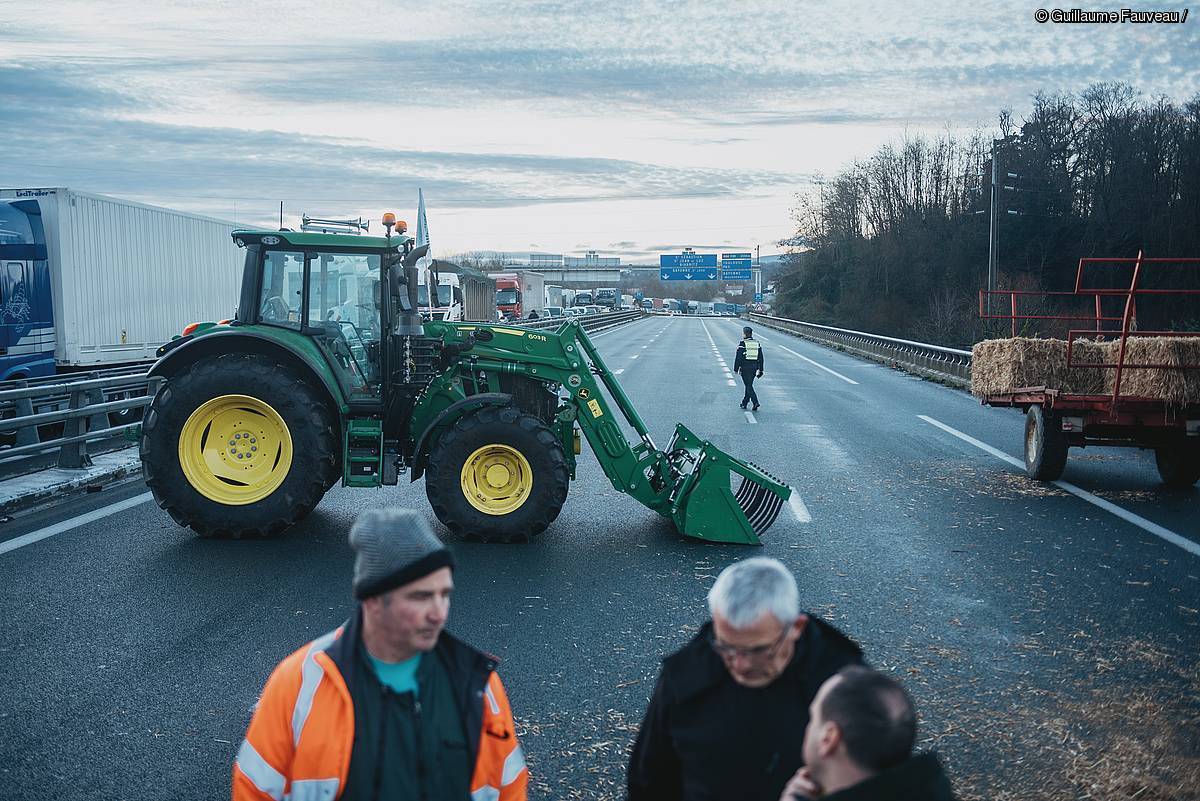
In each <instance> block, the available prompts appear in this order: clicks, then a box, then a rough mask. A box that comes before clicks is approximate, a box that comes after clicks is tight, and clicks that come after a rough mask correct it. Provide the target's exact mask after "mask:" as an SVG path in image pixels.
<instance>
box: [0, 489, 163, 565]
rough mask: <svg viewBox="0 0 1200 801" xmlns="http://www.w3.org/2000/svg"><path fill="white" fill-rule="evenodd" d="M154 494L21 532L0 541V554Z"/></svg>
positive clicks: (107, 514) (151, 496)
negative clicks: (27, 531) (18, 534)
mask: <svg viewBox="0 0 1200 801" xmlns="http://www.w3.org/2000/svg"><path fill="white" fill-rule="evenodd" d="M153 499H154V496H153V495H152V494H151V493H149V492H143V493H142V494H141V495H135V496H133V497H132V498H128V499H126V500H124V501H118V502H117V503H113V504H109V505H108V506H102V507H100V508H99V509H96V510H95V511H91V512H88V513H86V514H82V515H78V516H77V517H72V518H70V519H69V520H64V521H62V522H61V523H55V524H54V525H52V526H46V527H45V528H39V529H38V530H37V531H31V532H29V533H28V534H22V535H21V536H19V537H13V538H12V539H11V540H6V541H4V542H0V554H6V553H8V552H9V551H15V550H17V549H18V548H24V547H25V546H26V545H32V544H33V543H35V542H41V541H42V540H44V539H46V538H48V537H53V536H54V535H55V534H62V533H63V532H66V531H70V530H71V529H73V528H79V527H80V526H86V525H87V524H88V523H95V522H96V521H97V520H103V519H104V518H106V517H110V516H111V515H115V514H117V513H119V512H124V511H125V510H126V509H132V508H133V507H135V506H141V505H142V504H143V503H145V502H146V501H150V500H153Z"/></svg>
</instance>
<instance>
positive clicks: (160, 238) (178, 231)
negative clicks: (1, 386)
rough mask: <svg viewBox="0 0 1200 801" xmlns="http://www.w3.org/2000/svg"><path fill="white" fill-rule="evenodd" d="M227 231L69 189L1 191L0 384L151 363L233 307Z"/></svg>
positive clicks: (234, 262) (236, 272)
mask: <svg viewBox="0 0 1200 801" xmlns="http://www.w3.org/2000/svg"><path fill="white" fill-rule="evenodd" d="M234 227H235V226H234V224H233V223H231V222H225V221H223V220H217V219H213V218H211V217H204V216H201V215H198V214H189V213H186V212H182V211H173V210H171V209H165V208H159V207H157V206H147V205H144V204H141V203H133V202H130V201H127V200H118V199H117V198H112V197H106V196H104V195H95V194H90V193H87V192H78V191H75V190H72V189H66V188H44V189H0V310H2V315H0V381H3V380H9V379H16V378H33V377H37V376H46V375H53V374H54V373H56V372H69V371H72V370H82V369H94V368H97V367H104V366H111V365H121V364H135V363H138V362H149V361H152V360H153V359H154V358H155V351H157V350H158V348H159V346H161V345H162V344H163V343H165V342H167V341H169V340H170V339H171V337H173V336H176V335H178V334H179V333H180V331H181V330H182V329H183V327H184V326H186V325H187V324H188V323H191V322H196V321H201V320H223V319H226V318H229V317H232V316H233V315H234V312H235V310H236V307H237V304H238V287H239V285H240V282H241V276H242V268H243V264H242V262H243V257H242V254H241V253H239V252H238V251H237V249H236V248H230V247H229V236H230V233H231V232H232V231H233V229H234Z"/></svg>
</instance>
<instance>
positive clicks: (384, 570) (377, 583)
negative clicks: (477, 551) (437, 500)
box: [350, 509, 454, 601]
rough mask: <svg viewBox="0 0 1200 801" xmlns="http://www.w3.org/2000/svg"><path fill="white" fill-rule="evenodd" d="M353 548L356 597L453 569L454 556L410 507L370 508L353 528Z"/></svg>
mask: <svg viewBox="0 0 1200 801" xmlns="http://www.w3.org/2000/svg"><path fill="white" fill-rule="evenodd" d="M350 547H351V548H353V549H354V585H353V587H354V597H355V598H357V599H358V600H360V601H361V600H362V599H364V598H370V597H371V596H374V595H380V594H382V593H385V592H387V591H388V590H394V589H395V588H397V587H402V586H404V585H405V584H408V583H409V582H412V581H416V580H417V579H419V578H424V577H425V576H428V575H429V574H430V573H432V572H433V571H435V570H439V569H441V568H443V567H448V568H450V569H451V570H453V569H454V555H453V554H451V553H450V549H449V548H447V547H446V546H445V544H444V543H443V542H442V541H441V540H439V539H438V538H437V535H435V534H434V533H433V531H432V530H431V529H430V528H429V524H428V523H427V522H425V518H424V517H422V516H421V515H419V514H417V513H416V512H414V511H413V510H411V509H368V510H367V511H365V512H363V513H362V514H360V515H359V516H358V519H357V520H355V521H354V526H353V527H352V528H351V529H350Z"/></svg>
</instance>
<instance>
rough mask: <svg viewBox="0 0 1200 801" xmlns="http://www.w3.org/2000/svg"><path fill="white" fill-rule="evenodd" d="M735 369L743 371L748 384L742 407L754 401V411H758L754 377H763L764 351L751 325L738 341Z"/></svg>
mask: <svg viewBox="0 0 1200 801" xmlns="http://www.w3.org/2000/svg"><path fill="white" fill-rule="evenodd" d="M733 371H734V372H735V373H741V375H742V383H743V384H745V385H746V394H745V395H744V396H742V408H743V409H745V408H746V404H747V403H750V402H751V401H753V402H754V411H756V412H757V411H758V395H757V394H756V393H755V392H754V379H755V378H756V377H757V378H762V374H763V352H762V346H761V345H759V344H758V341H757V340H756V339H754V331H753V329H751V328H750V326H746V327H745V328H743V329H742V341H741V342H740V343H738V349H737V356H736V357H735V358H734V360H733Z"/></svg>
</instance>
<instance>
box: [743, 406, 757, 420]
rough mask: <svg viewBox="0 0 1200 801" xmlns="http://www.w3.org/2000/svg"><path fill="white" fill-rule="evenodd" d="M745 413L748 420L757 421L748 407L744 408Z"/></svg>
mask: <svg viewBox="0 0 1200 801" xmlns="http://www.w3.org/2000/svg"><path fill="white" fill-rule="evenodd" d="M745 414H746V419H747V420H749V421H750V422H751V423H757V422H758V421H757V420H755V419H754V414H753V413H752V412H751V411H750V410H749V409H747V410H746V412H745Z"/></svg>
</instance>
